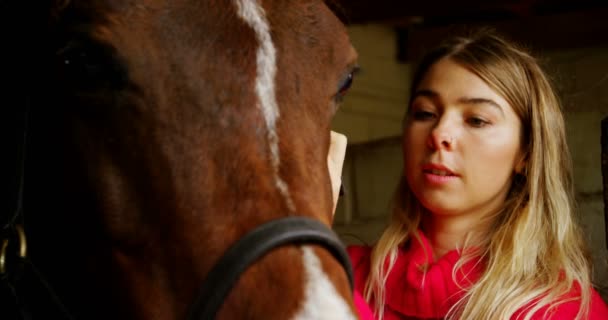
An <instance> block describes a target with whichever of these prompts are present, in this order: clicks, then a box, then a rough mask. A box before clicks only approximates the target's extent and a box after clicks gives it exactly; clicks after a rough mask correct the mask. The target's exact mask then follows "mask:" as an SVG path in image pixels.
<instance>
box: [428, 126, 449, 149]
mask: <svg viewBox="0 0 608 320" xmlns="http://www.w3.org/2000/svg"><path fill="white" fill-rule="evenodd" d="M454 136H455V133H454V130H452V129H450V128H449V127H448V125H447V124H446V123H444V122H443V121H440V122H439V123H438V124H437V126H436V127H435V128H434V129H433V130H432V131H431V134H430V135H429V137H428V140H427V144H428V146H429V148H431V149H432V150H438V149H445V150H451V149H452V148H453V147H454Z"/></svg>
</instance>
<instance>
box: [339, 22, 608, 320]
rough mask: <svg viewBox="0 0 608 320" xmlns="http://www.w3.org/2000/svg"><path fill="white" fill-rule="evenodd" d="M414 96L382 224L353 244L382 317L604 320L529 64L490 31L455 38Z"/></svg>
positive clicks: (549, 105)
mask: <svg viewBox="0 0 608 320" xmlns="http://www.w3.org/2000/svg"><path fill="white" fill-rule="evenodd" d="M411 93H412V94H411V98H410V101H409V109H408V111H407V115H406V117H405V120H404V131H403V155H404V175H403V178H402V181H401V183H400V187H399V189H398V191H397V196H396V201H395V209H394V212H393V215H392V219H391V222H390V224H389V226H388V227H387V229H386V230H385V231H384V233H383V234H382V236H381V238H380V239H379V241H378V242H377V243H376V244H375V245H374V246H373V248H369V247H351V248H349V253H350V254H351V259H352V260H353V265H354V267H355V279H356V280H355V283H356V288H357V290H358V291H359V292H362V293H363V296H364V297H365V299H366V300H367V301H368V302H369V303H370V305H372V306H373V309H374V311H375V314H376V315H377V316H378V318H379V319H385V320H391V319H435V318H454V319H608V309H607V308H606V305H605V303H604V302H603V301H602V300H601V298H600V297H599V295H598V294H597V292H595V291H594V290H593V288H592V286H591V280H590V263H589V259H588V256H587V254H586V250H585V245H584V240H583V238H582V235H581V231H580V229H579V227H578V226H577V224H576V222H575V218H574V216H573V203H572V195H573V188H572V177H571V175H572V173H571V164H570V158H569V153H568V146H567V145H566V136H565V129H564V121H563V116H562V113H561V110H560V107H559V104H558V99H557V97H556V95H555V93H554V91H553V89H552V88H551V86H550V84H549V81H548V80H547V77H546V75H545V74H544V72H543V71H542V70H541V68H540V67H539V66H538V64H537V62H536V60H535V59H534V58H533V57H531V56H530V55H529V54H527V53H526V52H525V51H523V50H522V49H520V48H518V47H516V46H515V45H513V44H511V43H509V42H507V41H505V40H504V39H502V38H500V37H499V36H496V35H494V34H492V33H490V32H487V31H483V32H480V33H478V34H476V35H474V36H472V37H470V38H456V39H453V40H450V41H448V42H446V43H444V44H443V45H441V46H440V47H438V48H437V49H436V50H434V51H432V52H430V53H429V54H428V55H427V56H426V57H425V58H424V59H423V60H422V62H421V64H420V65H419V68H418V70H417V72H416V73H415V74H414V79H413V83H412V91H411Z"/></svg>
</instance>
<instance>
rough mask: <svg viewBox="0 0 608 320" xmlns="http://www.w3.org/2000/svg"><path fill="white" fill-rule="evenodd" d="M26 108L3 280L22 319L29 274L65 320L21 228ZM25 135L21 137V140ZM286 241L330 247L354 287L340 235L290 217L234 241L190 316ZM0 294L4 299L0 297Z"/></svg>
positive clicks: (217, 300)
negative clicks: (23, 285)
mask: <svg viewBox="0 0 608 320" xmlns="http://www.w3.org/2000/svg"><path fill="white" fill-rule="evenodd" d="M27 120H28V115H27V110H26V112H25V115H24V125H23V136H22V142H21V143H20V145H19V146H18V152H17V153H18V156H19V160H18V161H17V162H16V163H17V165H18V169H17V177H16V178H17V192H16V201H14V202H13V203H14V206H15V207H14V210H12V214H9V215H8V216H6V217H5V216H3V215H0V217H1V218H3V220H2V221H0V222H1V223H2V229H0V283H2V284H3V286H4V287H6V288H7V289H8V291H9V292H10V293H11V295H12V296H13V298H14V299H15V305H16V309H17V310H18V313H17V314H19V315H20V317H21V318H22V319H32V317H31V312H30V311H29V310H28V308H30V307H31V306H30V304H29V303H28V301H27V300H28V298H27V296H29V293H27V292H25V293H24V291H25V290H27V288H20V284H21V283H32V281H31V279H28V281H22V279H23V278H24V277H27V275H28V274H31V275H33V277H32V278H33V279H34V280H35V281H33V282H37V283H38V284H37V286H39V287H42V288H43V289H42V290H43V291H45V292H46V295H48V298H49V300H50V301H51V303H50V304H51V305H54V306H55V307H56V308H57V309H58V310H59V312H60V314H63V315H64V316H65V318H67V319H73V316H72V315H71V314H70V313H69V312H68V310H67V308H65V306H64V305H63V304H62V302H61V300H60V299H59V297H58V296H57V295H56V293H55V291H54V290H53V289H52V288H51V286H50V285H49V284H48V283H47V282H46V280H45V278H44V277H43V276H42V275H41V274H40V273H39V272H38V271H37V270H36V268H35V267H34V265H33V264H32V263H31V261H30V260H29V258H28V256H27V250H26V249H27V245H26V237H25V232H24V230H23V223H24V218H23V217H24V215H23V188H24V166H25V152H26V142H27V137H26V134H27ZM20 139H21V138H20ZM285 245H318V246H321V247H322V248H324V249H326V250H328V251H329V252H330V253H331V254H332V255H333V256H334V257H335V258H336V259H337V260H338V262H339V263H340V264H341V265H342V267H343V268H344V270H345V272H346V274H347V276H348V279H349V282H350V287H351V290H352V289H353V272H352V266H351V264H350V260H349V257H348V255H347V253H346V250H345V249H344V246H343V244H342V242H341V241H340V239H339V238H338V237H337V236H336V234H335V233H334V232H333V231H332V230H331V229H330V228H329V227H327V226H326V225H324V224H323V223H321V222H319V221H316V220H313V219H311V218H307V217H302V216H290V217H285V218H280V219H276V220H271V221H269V222H267V223H265V224H263V225H260V226H258V227H257V228H255V229H254V230H252V231H250V232H249V233H247V234H246V235H244V236H243V237H242V238H240V240H238V241H237V242H236V243H234V244H233V245H232V246H231V247H230V248H229V249H228V250H227V251H226V252H225V253H224V255H223V256H222V257H221V258H220V259H219V260H218V262H217V263H216V264H215V266H214V267H213V268H212V269H211V271H210V272H209V273H208V275H207V277H206V279H205V281H204V282H203V284H202V285H201V288H200V290H199V292H198V295H197V296H196V298H195V300H194V302H193V303H192V305H191V306H190V310H189V313H188V319H192V320H195V319H213V318H214V317H215V315H216V313H217V311H218V310H219V308H220V307H221V306H222V304H223V301H224V299H225V297H226V295H227V294H228V293H229V292H230V290H231V289H232V287H233V286H234V284H235V282H236V281H237V280H238V279H239V277H240V276H241V274H242V273H243V272H244V271H245V270H246V269H247V268H248V267H249V266H251V265H252V264H254V263H255V262H256V261H257V260H258V259H259V258H261V257H263V256H264V255H265V254H267V253H269V252H270V251H272V250H273V249H275V248H278V247H281V246H285ZM0 298H1V297H0Z"/></svg>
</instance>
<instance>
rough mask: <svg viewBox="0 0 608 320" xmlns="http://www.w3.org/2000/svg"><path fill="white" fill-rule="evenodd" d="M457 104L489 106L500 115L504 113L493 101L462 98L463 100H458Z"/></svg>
mask: <svg viewBox="0 0 608 320" xmlns="http://www.w3.org/2000/svg"><path fill="white" fill-rule="evenodd" d="M458 103H460V104H472V105H489V106H492V107H495V108H497V109H498V110H499V111H500V113H502V114H503V115H504V113H505V112H504V110H503V109H502V107H501V106H500V104H498V103H497V102H496V101H494V100H492V99H486V98H469V97H463V98H460V99H458Z"/></svg>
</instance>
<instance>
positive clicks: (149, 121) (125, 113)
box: [13, 0, 356, 319]
mask: <svg viewBox="0 0 608 320" xmlns="http://www.w3.org/2000/svg"><path fill="white" fill-rule="evenodd" d="M47 2H48V4H49V5H48V6H47V7H45V8H44V10H40V11H37V12H35V13H34V12H32V13H31V14H30V16H29V19H30V20H29V21H30V22H32V23H31V24H30V25H29V26H27V28H28V30H29V32H30V33H31V35H32V36H35V38H34V39H36V40H35V41H33V39H32V38H30V39H29V40H27V41H25V40H22V44H23V45H24V46H27V47H28V48H30V49H31V50H27V51H25V50H23V51H21V53H18V54H15V58H19V59H29V61H30V63H31V64H30V66H29V67H28V68H27V69H28V71H29V72H28V73H29V76H27V77H26V76H22V77H20V78H19V79H16V80H15V81H16V83H20V84H22V85H24V86H27V87H28V88H27V90H22V93H24V94H25V95H26V96H28V102H27V105H28V114H27V117H28V119H29V120H28V122H29V123H28V126H27V127H28V129H27V130H28V131H27V135H28V138H27V153H26V157H25V159H26V160H25V170H24V171H25V189H24V216H25V222H26V223H25V229H26V233H27V234H28V240H29V247H30V253H31V257H32V258H31V259H32V263H33V264H34V265H36V266H37V269H38V270H39V271H40V273H41V274H43V275H44V277H45V278H46V280H47V281H48V283H49V285H50V287H52V288H53V290H54V291H55V293H56V295H57V297H58V300H60V301H62V304H63V305H64V307H65V309H66V310H67V311H69V312H70V313H71V314H73V315H74V316H75V317H77V318H81V317H82V318H87V319H97V318H99V319H108V318H110V319H116V318H120V319H183V318H184V317H185V316H186V315H187V314H188V312H189V311H188V310H189V308H190V306H191V304H192V301H193V300H194V299H195V297H196V294H197V291H198V290H199V287H200V285H201V282H202V281H203V280H204V279H205V277H206V275H207V274H208V273H209V272H210V270H211V269H212V267H213V265H214V264H215V263H216V262H217V261H218V260H219V259H220V257H221V256H222V254H223V253H224V252H225V251H226V250H227V249H228V248H229V247H230V246H231V244H233V243H235V242H236V241H237V240H238V239H239V238H241V237H242V236H244V235H245V234H246V233H248V232H249V231H251V230H252V229H254V228H255V227H256V226H259V225H261V224H263V223H265V222H268V221H271V220H273V219H277V218H282V217H287V216H298V217H300V216H301V217H308V218H311V219H314V220H316V221H319V222H320V223H322V224H324V225H326V226H329V225H330V224H331V210H332V199H331V189H330V180H329V175H328V171H327V151H328V146H329V136H330V122H331V119H332V117H333V115H334V113H335V112H336V110H337V108H338V105H339V102H340V99H341V98H342V97H343V95H344V94H345V92H346V90H347V89H348V86H349V85H350V81H351V79H352V73H353V69H354V67H355V64H356V53H355V51H354V49H353V48H352V46H351V44H350V42H349V40H348V36H347V33H346V30H345V27H344V25H343V24H342V23H341V22H340V21H339V19H337V18H336V16H335V15H334V14H333V13H332V11H331V10H330V9H329V8H328V6H327V5H326V4H325V3H324V2H323V1H321V0H298V1H285V0H276V1H272V0H264V1H261V0H259V1H255V0H232V1H228V0H226V1H195V0H176V1H164V0H130V1H101V0H86V1H85V0H82V1H80V0H72V1H57V0H48V1H47ZM41 3H44V2H41ZM22 9H23V10H22V11H23V12H29V11H28V10H30V9H28V8H22ZM34 20H35V21H34ZM17 52H19V51H17ZM13 70H17V68H14V69H13ZM17 71H18V70H17ZM15 74H21V73H19V72H16V73H15ZM350 290H351V289H350V287H349V283H348V277H347V274H346V272H345V271H344V269H343V268H342V266H341V265H340V263H339V262H338V261H337V260H336V259H335V257H334V256H333V255H332V254H331V253H330V252H329V251H328V250H326V249H325V248H323V247H322V246H319V245H314V244H292V245H284V246H281V247H279V248H276V249H274V250H272V251H271V252H269V253H267V254H265V255H263V256H262V257H261V258H260V259H258V260H257V261H256V262H255V263H253V264H252V265H250V266H249V267H248V268H247V269H246V270H245V271H244V272H243V273H242V274H241V276H240V277H239V278H238V280H237V281H236V283H235V284H234V287H233V288H232V290H231V291H230V293H229V294H228V295H227V296H226V299H225V301H224V303H223V305H222V307H221V308H220V309H219V311H218V313H217V316H218V318H225V319H241V318H247V319H258V318H264V319H289V318H293V319H307V318H310V319H312V318H314V319H337V318H355V317H356V316H355V312H354V309H353V305H352V301H351V291H350Z"/></svg>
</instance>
